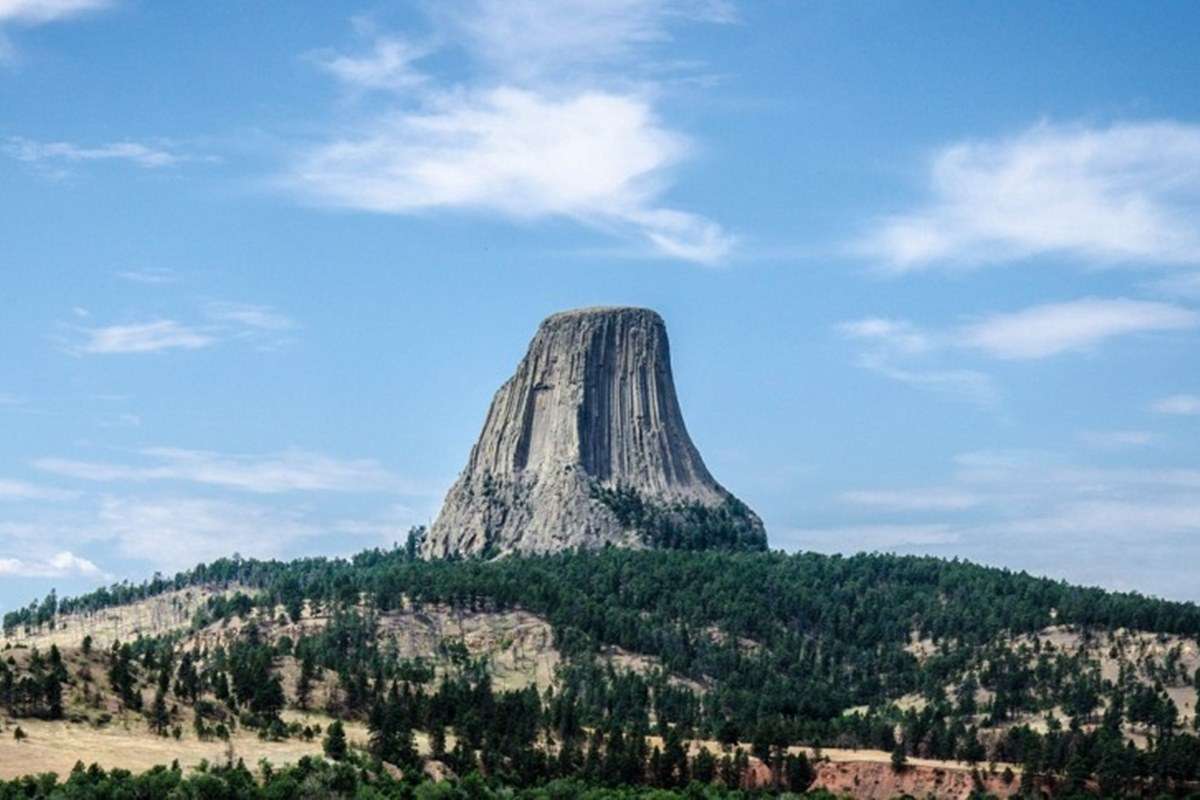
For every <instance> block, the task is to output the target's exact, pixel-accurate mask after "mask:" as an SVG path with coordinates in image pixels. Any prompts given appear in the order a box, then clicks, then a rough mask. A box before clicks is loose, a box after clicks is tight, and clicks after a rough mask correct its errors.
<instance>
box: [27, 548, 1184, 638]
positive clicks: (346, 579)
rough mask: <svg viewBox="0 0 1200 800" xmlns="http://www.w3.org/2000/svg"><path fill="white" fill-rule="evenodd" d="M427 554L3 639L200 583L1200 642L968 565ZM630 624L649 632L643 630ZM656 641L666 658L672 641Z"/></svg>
mask: <svg viewBox="0 0 1200 800" xmlns="http://www.w3.org/2000/svg"><path fill="white" fill-rule="evenodd" d="M414 553H415V551H414V543H412V542H410V544H409V546H408V547H405V548H396V549H393V550H388V551H383V550H367V551H364V552H362V553H359V554H358V555H356V556H354V557H353V558H351V559H347V560H342V559H328V558H305V559H297V560H295V561H290V562H280V561H259V560H254V559H243V558H240V557H236V556H235V557H233V558H226V559H221V560H219V561H215V562H213V563H212V564H201V565H199V566H197V567H195V568H194V569H192V570H188V571H186V572H181V573H178V574H177V575H175V576H174V577H173V578H163V577H161V576H156V577H155V578H154V579H153V580H149V581H145V582H143V583H140V584H131V583H128V582H125V583H120V584H114V585H112V586H110V587H107V588H102V589H99V590H97V591H94V592H91V593H88V594H85V595H81V596H78V597H74V598H65V599H58V598H56V597H55V596H54V595H53V594H51V595H50V596H48V597H47V598H45V599H44V600H42V601H40V602H38V601H34V602H32V603H31V604H30V605H29V606H28V607H26V608H22V609H18V610H16V611H11V612H8V613H7V614H5V615H4V627H5V629H12V628H15V627H16V626H18V625H29V624H34V625H37V624H44V623H45V622H46V621H47V620H48V619H49V617H51V616H53V615H54V614H56V613H59V614H65V613H75V612H88V611H96V610H99V609H102V608H107V607H111V606H116V605H124V604H128V603H131V602H136V601H138V600H142V599H145V598H147V597H152V596H154V595H157V594H161V593H163V592H167V591H171V590H176V589H182V588H185V587H189V586H229V585H239V586H243V587H247V588H249V589H255V590H260V591H262V592H264V593H265V596H266V597H270V598H273V599H275V600H277V601H278V602H280V603H287V602H289V601H292V602H294V601H296V600H297V599H301V598H306V599H316V600H320V601H324V602H328V603H335V602H338V601H343V602H345V601H348V600H350V599H351V598H365V599H366V600H368V601H369V602H370V603H371V604H372V605H373V606H374V607H376V608H378V609H380V610H387V609H389V608H394V607H396V606H397V605H398V604H399V603H400V600H401V598H402V597H403V596H408V597H410V598H412V599H413V600H415V601H416V602H439V603H448V604H452V605H453V604H463V603H466V604H470V605H472V606H475V607H480V606H487V607H490V608H507V607H513V606H519V607H522V608H525V609H527V610H530V611H535V612H538V613H542V614H546V615H548V616H549V617H550V619H551V620H552V621H554V622H555V623H556V624H557V625H560V626H561V627H563V628H564V629H566V628H573V629H576V632H577V633H584V634H586V635H587V636H588V637H590V638H592V639H594V640H595V641H596V642H599V643H614V644H622V643H626V644H634V643H635V641H636V642H637V644H639V645H646V644H650V643H649V642H645V641H638V640H637V637H638V636H643V635H645V633H646V629H647V628H648V627H652V626H648V625H646V624H645V623H646V622H648V621H650V620H653V621H655V622H656V623H660V624H665V626H666V629H667V630H670V631H676V632H678V634H679V635H681V636H682V635H686V634H687V632H688V631H689V629H691V628H697V627H704V626H707V625H716V626H718V627H720V628H721V629H722V630H723V631H724V632H725V633H727V634H731V635H737V636H744V637H749V638H751V639H754V640H756V641H759V642H760V643H763V644H767V643H774V642H776V641H777V640H779V639H780V637H783V638H788V637H795V636H800V637H806V638H811V637H831V638H834V639H838V640H841V641H844V642H846V643H847V644H860V645H867V644H878V643H891V644H901V645H903V644H906V643H907V642H908V641H909V637H910V635H911V634H914V633H915V634H919V636H920V638H929V639H933V640H935V641H940V640H942V639H945V638H950V639H954V640H956V641H959V642H962V643H966V644H970V643H978V642H985V641H989V640H991V639H993V638H994V637H995V636H996V635H997V634H998V633H1000V632H1004V631H1007V632H1016V633H1019V632H1031V631H1035V630H1038V629H1040V628H1043V627H1045V626H1048V625H1051V624H1060V625H1064V624H1065V625H1081V626H1087V627H1092V628H1097V629H1115V628H1130V629H1136V630H1145V631H1154V632H1162V633H1172V634H1180V635H1186V636H1195V635H1198V634H1200V606H1197V605H1196V604H1194V603H1183V602H1172V601H1165V600H1159V599H1155V598H1149V597H1145V596H1142V595H1139V594H1136V593H1118V592H1109V591H1105V590H1103V589H1098V588H1086V587H1079V586H1072V585H1070V584H1067V583H1065V582H1063V581H1055V580H1051V579H1048V578H1037V577H1033V576H1030V575H1028V574H1027V573H1024V572H1012V571H1009V570H1006V569H997V568H991V567H982V566H978V565H975V564H971V563H969V562H964V561H959V560H952V561H946V560H942V559H937V558H929V557H917V556H894V555H884V554H861V555H855V556H849V557H843V556H837V555H835V556H824V555H819V554H815V553H798V554H793V555H788V554H784V553H781V552H774V553H727V552H678V551H633V550H622V549H609V550H605V551H602V552H597V553H586V552H581V553H561V554H556V555H549V556H537V557H523V558H506V559H499V560H494V561H483V560H478V561H472V560H467V561H462V560H444V561H421V560H419V559H417V558H415V557H414ZM631 615H632V616H631ZM632 618H637V619H639V620H641V622H639V623H638V624H630V623H631V620H632ZM639 631H641V633H639ZM655 638H656V640H658V641H659V642H660V646H665V642H664V641H662V640H663V634H662V631H661V630H660V631H658V632H657V633H656V636H655ZM670 638H671V637H670V635H668V636H666V639H670Z"/></svg>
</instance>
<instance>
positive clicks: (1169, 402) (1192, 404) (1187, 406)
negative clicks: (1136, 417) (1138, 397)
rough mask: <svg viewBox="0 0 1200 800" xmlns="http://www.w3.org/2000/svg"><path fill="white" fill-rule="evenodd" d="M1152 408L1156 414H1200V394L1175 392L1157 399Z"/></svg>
mask: <svg viewBox="0 0 1200 800" xmlns="http://www.w3.org/2000/svg"><path fill="white" fill-rule="evenodd" d="M1150 409H1151V410H1152V411H1154V412H1155V413H1156V414H1174V415H1178V416H1195V415H1200V395H1195V394H1173V395H1170V396H1169V397H1164V398H1162V399H1161V400H1156V401H1155V402H1154V404H1153V405H1151V406H1150Z"/></svg>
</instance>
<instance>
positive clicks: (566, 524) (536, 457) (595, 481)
mask: <svg viewBox="0 0 1200 800" xmlns="http://www.w3.org/2000/svg"><path fill="white" fill-rule="evenodd" d="M608 545H615V546H623V547H672V548H686V549H699V548H704V547H720V548H726V549H763V548H765V547H766V536H765V534H764V532H763V526H762V522H761V521H760V520H759V518H758V516H757V515H755V514H754V512H753V511H751V510H750V509H749V508H747V507H746V506H745V505H744V504H742V503H741V502H740V501H738V500H737V499H736V498H735V497H734V496H733V495H732V494H730V493H729V492H728V491H726V490H725V489H724V488H723V487H722V486H721V485H720V484H718V483H717V482H716V481H715V480H714V479H713V477H712V475H711V474H710V473H709V471H708V469H707V467H705V466H704V461H703V460H702V459H701V458H700V453H699V452H698V451H697V450H696V446H695V445H694V444H692V440H691V437H689V436H688V433H687V428H686V427H685V426H684V422H683V415H682V413H681V412H680V409H679V400H678V398H677V397H676V394H675V381H674V378H673V377H672V375H671V356H670V349H669V346H668V344H667V332H666V326H665V325H664V324H663V321H662V318H661V317H660V316H659V315H658V314H656V313H655V312H653V311H650V310H649V309H644V308H585V309H578V310H575V311H565V312H562V313H559V314H554V315H552V316H550V317H548V318H547V319H546V320H545V321H543V322H542V324H541V326H540V327H539V328H538V330H537V334H536V335H535V336H534V337H533V341H532V342H531V343H530V345H529V351H528V352H527V353H526V354H525V357H524V358H523V359H522V360H521V363H520V364H519V365H518V366H517V371H516V373H515V374H514V375H513V376H512V377H511V378H509V379H508V381H507V382H506V383H505V384H504V385H503V386H501V387H500V390H499V391H498V392H496V396H495V398H494V399H493V400H492V405H491V408H490V409H489V410H488V414H487V420H486V421H485V422H484V425H483V432H482V433H481V434H480V436H479V440H478V441H477V442H476V444H475V446H474V447H473V448H471V456H470V458H469V459H468V461H467V466H466V468H465V469H464V470H463V472H462V474H461V475H460V476H459V478H458V480H457V481H456V482H455V484H454V486H453V487H452V488H451V489H450V492H449V494H448V495H447V497H446V502H445V504H444V505H443V506H442V511H441V513H440V514H439V515H438V518H437V520H436V521H435V522H434V523H433V526H432V527H431V528H430V530H429V533H428V535H427V537H426V539H425V542H424V545H423V548H422V552H423V554H424V555H425V556H426V557H445V556H451V555H461V556H483V557H493V556H499V555H505V554H509V553H547V552H553V551H557V550H563V549H574V548H579V547H583V548H589V549H594V548H601V547H605V546H608Z"/></svg>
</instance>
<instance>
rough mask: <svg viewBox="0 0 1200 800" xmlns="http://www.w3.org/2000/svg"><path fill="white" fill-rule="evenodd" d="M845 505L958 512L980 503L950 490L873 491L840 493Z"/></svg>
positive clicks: (976, 498) (959, 492) (885, 509)
mask: <svg viewBox="0 0 1200 800" xmlns="http://www.w3.org/2000/svg"><path fill="white" fill-rule="evenodd" d="M838 498H839V499H840V500H841V501H842V502H844V503H850V504H851V505H856V506H862V507H866V508H876V509H879V510H882V511H961V510H963V509H968V508H974V507H975V506H977V505H979V502H980V499H979V497H977V496H976V495H974V494H972V493H970V492H964V491H961V490H957V489H949V488H939V487H934V488H920V489H901V490H887V489H873V490H863V489H860V490H855V491H850V492H842V493H841V494H840V495H838Z"/></svg>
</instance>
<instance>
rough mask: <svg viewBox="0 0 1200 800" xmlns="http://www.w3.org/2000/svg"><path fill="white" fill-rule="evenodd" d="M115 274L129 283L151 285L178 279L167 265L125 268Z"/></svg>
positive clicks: (173, 281)
mask: <svg viewBox="0 0 1200 800" xmlns="http://www.w3.org/2000/svg"><path fill="white" fill-rule="evenodd" d="M116 276H117V277H118V278H120V279H121V280H123V281H129V282H130V283H144V284H148V285H151V286H161V285H164V284H168V283H175V282H176V281H178V280H179V275H178V273H176V272H175V270H173V269H169V268H167V267H147V268H145V269H126V270H121V271H119V272H117V273H116Z"/></svg>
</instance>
